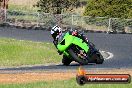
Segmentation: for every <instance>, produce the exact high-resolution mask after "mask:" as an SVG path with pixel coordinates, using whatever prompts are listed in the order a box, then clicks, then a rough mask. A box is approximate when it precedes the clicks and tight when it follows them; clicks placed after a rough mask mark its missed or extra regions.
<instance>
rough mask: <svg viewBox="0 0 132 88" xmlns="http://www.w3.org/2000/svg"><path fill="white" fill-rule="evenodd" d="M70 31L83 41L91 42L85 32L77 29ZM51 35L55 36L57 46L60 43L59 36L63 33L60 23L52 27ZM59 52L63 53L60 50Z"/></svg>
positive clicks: (54, 41)
mask: <svg viewBox="0 0 132 88" xmlns="http://www.w3.org/2000/svg"><path fill="white" fill-rule="evenodd" d="M69 33H70V34H71V35H73V36H76V37H78V38H81V39H82V40H83V42H86V43H87V44H89V41H88V39H87V38H86V37H85V36H84V34H83V33H81V32H79V31H77V30H72V31H69ZM51 35H52V37H53V39H54V40H53V43H54V45H55V47H57V44H58V39H59V37H60V36H61V35H62V29H61V28H60V27H59V26H58V25H55V26H54V27H52V29H51ZM58 53H59V54H62V53H61V52H60V51H58Z"/></svg>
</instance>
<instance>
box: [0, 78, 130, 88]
mask: <svg viewBox="0 0 132 88" xmlns="http://www.w3.org/2000/svg"><path fill="white" fill-rule="evenodd" d="M131 87H132V84H85V85H84V86H80V85H78V84H77V83H76V80H75V78H72V79H70V80H61V81H55V80H54V81H50V82H46V81H43V82H35V83H26V84H4V85H2V84H0V88H131Z"/></svg>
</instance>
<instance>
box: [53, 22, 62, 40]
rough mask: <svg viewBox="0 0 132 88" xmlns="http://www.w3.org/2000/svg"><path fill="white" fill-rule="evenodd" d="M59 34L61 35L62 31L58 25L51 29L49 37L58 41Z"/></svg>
mask: <svg viewBox="0 0 132 88" xmlns="http://www.w3.org/2000/svg"><path fill="white" fill-rule="evenodd" d="M61 34H62V29H61V28H60V27H59V26H58V25H56V26H54V27H52V29H51V35H52V37H53V38H54V39H58V38H59V36H60V35H61Z"/></svg>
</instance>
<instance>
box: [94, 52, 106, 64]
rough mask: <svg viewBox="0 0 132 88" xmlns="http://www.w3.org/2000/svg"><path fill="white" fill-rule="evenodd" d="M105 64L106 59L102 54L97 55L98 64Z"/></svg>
mask: <svg viewBox="0 0 132 88" xmlns="http://www.w3.org/2000/svg"><path fill="white" fill-rule="evenodd" d="M103 62H104V58H103V56H102V55H101V54H97V59H96V64H102V63H103Z"/></svg>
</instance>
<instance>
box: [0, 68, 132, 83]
mask: <svg viewBox="0 0 132 88" xmlns="http://www.w3.org/2000/svg"><path fill="white" fill-rule="evenodd" d="M86 72H87V73H88V74H130V75H131V76H132V69H114V70H90V71H86ZM76 74H77V71H69V72H61V73H59V72H54V73H53V72H32V73H15V74H0V84H11V83H30V82H37V81H54V80H68V79H71V78H75V77H76Z"/></svg>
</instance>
